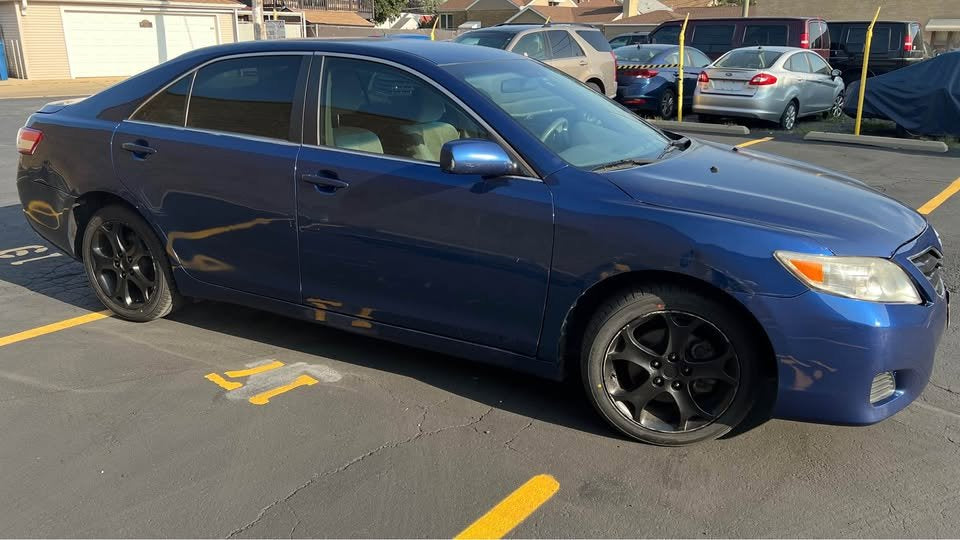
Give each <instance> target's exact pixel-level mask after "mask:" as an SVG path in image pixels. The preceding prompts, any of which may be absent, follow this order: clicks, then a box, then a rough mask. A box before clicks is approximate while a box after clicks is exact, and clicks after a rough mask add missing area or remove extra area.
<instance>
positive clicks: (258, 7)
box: [252, 0, 267, 41]
mask: <svg viewBox="0 0 960 540" xmlns="http://www.w3.org/2000/svg"><path fill="white" fill-rule="evenodd" d="M252 7H253V39H255V40H258V41H259V40H261V39H266V37H267V36H265V35H264V32H263V0H253V5H252Z"/></svg>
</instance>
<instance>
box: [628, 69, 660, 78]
mask: <svg viewBox="0 0 960 540" xmlns="http://www.w3.org/2000/svg"><path fill="white" fill-rule="evenodd" d="M658 73H660V72H659V71H657V70H655V69H625V70H623V71H621V72H620V74H621V75H625V76H627V77H636V78H638V79H652V78H654V77H656V76H657V74H658Z"/></svg>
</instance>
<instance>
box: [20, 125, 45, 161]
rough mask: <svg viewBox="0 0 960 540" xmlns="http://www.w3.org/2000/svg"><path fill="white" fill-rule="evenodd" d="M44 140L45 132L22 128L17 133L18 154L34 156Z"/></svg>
mask: <svg viewBox="0 0 960 540" xmlns="http://www.w3.org/2000/svg"><path fill="white" fill-rule="evenodd" d="M42 140H43V132H42V131H40V130H39V129H33V128H28V127H22V128H20V131H18V132H17V152H20V153H21V154H26V155H28V156H32V155H33V153H34V152H36V151H37V147H38V146H40V141H42Z"/></svg>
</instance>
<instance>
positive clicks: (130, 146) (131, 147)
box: [120, 142, 157, 159]
mask: <svg viewBox="0 0 960 540" xmlns="http://www.w3.org/2000/svg"><path fill="white" fill-rule="evenodd" d="M120 148H123V149H124V150H126V151H127V152H130V153H132V154H133V155H135V156H137V157H138V158H141V159H142V158H146V157H147V156H151V155H153V154H156V153H157V149H156V148H152V147H150V146H147V145H145V144H138V143H132V142H126V143H123V144H122V145H120Z"/></svg>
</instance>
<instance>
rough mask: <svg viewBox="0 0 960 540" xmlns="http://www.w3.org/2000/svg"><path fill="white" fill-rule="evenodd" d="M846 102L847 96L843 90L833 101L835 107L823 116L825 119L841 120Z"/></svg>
mask: <svg viewBox="0 0 960 540" xmlns="http://www.w3.org/2000/svg"><path fill="white" fill-rule="evenodd" d="M845 101H846V94H845V93H844V92H843V90H841V91H840V93H839V94H837V97H835V98H834V99H833V105H832V106H831V107H830V110H828V111H827V112H825V113H824V114H823V116H824V118H840V117H841V116H843V106H844V104H845Z"/></svg>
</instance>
